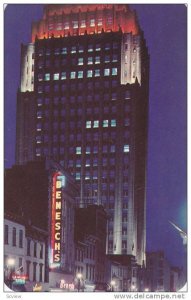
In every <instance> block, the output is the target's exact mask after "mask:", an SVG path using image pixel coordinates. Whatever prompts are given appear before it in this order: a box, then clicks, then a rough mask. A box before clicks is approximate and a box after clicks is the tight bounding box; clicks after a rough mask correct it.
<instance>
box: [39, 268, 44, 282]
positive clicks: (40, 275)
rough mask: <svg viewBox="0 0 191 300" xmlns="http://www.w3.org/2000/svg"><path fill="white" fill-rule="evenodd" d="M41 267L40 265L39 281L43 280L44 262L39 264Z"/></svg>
mask: <svg viewBox="0 0 191 300" xmlns="http://www.w3.org/2000/svg"><path fill="white" fill-rule="evenodd" d="M39 267H40V273H39V281H40V282H42V270H43V264H39Z"/></svg>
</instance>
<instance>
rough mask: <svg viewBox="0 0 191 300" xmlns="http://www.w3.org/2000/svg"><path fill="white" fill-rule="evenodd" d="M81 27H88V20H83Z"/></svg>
mask: <svg viewBox="0 0 191 300" xmlns="http://www.w3.org/2000/svg"><path fill="white" fill-rule="evenodd" d="M80 27H81V28H84V27H86V20H81V23H80Z"/></svg>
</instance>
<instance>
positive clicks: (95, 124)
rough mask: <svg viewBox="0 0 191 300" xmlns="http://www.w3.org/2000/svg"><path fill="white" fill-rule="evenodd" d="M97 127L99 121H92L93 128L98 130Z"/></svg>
mask: <svg viewBox="0 0 191 300" xmlns="http://www.w3.org/2000/svg"><path fill="white" fill-rule="evenodd" d="M98 127H99V121H98V120H96V121H94V124H93V128H98Z"/></svg>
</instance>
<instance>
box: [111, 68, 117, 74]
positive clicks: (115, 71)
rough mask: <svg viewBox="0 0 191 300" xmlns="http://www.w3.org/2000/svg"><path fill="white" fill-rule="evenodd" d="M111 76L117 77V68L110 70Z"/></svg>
mask: <svg viewBox="0 0 191 300" xmlns="http://www.w3.org/2000/svg"><path fill="white" fill-rule="evenodd" d="M112 75H113V76H114V75H117V68H112Z"/></svg>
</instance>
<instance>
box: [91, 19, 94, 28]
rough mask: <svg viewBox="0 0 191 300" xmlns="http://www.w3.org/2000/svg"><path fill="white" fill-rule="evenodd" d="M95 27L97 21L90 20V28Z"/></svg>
mask: <svg viewBox="0 0 191 300" xmlns="http://www.w3.org/2000/svg"><path fill="white" fill-rule="evenodd" d="M94 26H95V19H90V27H94Z"/></svg>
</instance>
